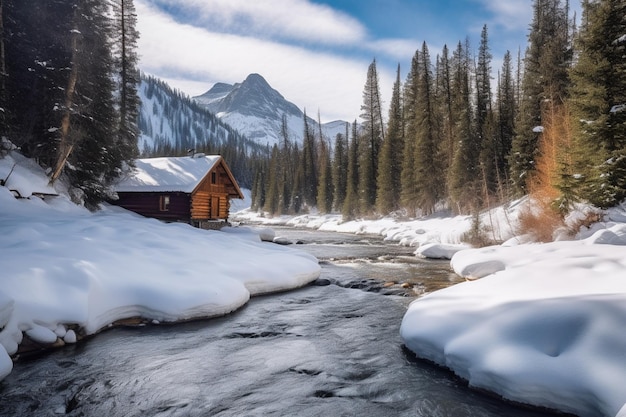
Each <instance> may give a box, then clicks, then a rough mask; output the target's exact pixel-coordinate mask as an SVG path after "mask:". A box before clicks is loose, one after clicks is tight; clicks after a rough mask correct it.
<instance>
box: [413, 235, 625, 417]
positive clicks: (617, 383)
mask: <svg viewBox="0 0 626 417" xmlns="http://www.w3.org/2000/svg"><path fill="white" fill-rule="evenodd" d="M607 243H610V244H607ZM623 245H626V225H624V224H621V225H613V226H612V227H610V228H609V229H605V230H600V231H597V232H596V233H595V234H593V235H592V236H591V237H589V238H587V239H585V240H581V241H569V242H555V243H549V244H529V245H518V246H513V247H506V246H498V247H489V248H483V249H469V250H465V251H461V252H458V253H456V254H455V255H454V256H453V257H452V261H451V264H452V266H453V268H454V270H455V271H456V272H457V273H458V274H460V275H463V276H466V277H471V278H481V277H484V278H482V279H479V280H477V281H471V282H465V283H462V284H459V285H455V286H453V287H450V288H447V289H444V290H440V291H436V292H434V293H431V294H429V295H427V296H425V297H423V298H420V299H418V300H416V301H414V302H413V303H412V304H411V305H410V307H409V310H408V311H407V313H406V315H405V317H404V319H403V322H402V326H401V334H402V337H403V338H404V340H405V343H406V345H407V347H408V348H409V349H411V350H412V351H413V352H415V353H416V354H417V355H418V356H419V357H422V358H425V359H429V360H432V361H434V362H436V363H438V364H440V365H443V366H446V367H448V368H450V369H452V370H453V371H454V372H455V373H456V374H458V375H459V376H461V377H462V378H464V379H467V380H468V381H469V383H470V385H471V386H474V387H478V388H483V389H487V390H489V391H492V392H495V393H498V394H500V395H502V396H503V397H505V398H508V399H510V400H514V401H519V402H522V403H527V404H533V405H537V406H544V407H550V408H555V409H558V410H562V411H565V412H571V413H574V414H577V415H581V416H615V415H616V414H617V413H618V412H619V410H620V409H622V407H623V406H624V404H625V403H626V361H624V352H626V336H624V334H623V331H622V330H623V329H624V328H626V246H623Z"/></svg>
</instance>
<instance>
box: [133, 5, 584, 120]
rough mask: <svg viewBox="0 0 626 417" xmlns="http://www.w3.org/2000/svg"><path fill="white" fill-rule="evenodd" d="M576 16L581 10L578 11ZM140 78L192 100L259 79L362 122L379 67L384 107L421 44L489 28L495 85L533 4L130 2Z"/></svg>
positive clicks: (432, 46)
mask: <svg viewBox="0 0 626 417" xmlns="http://www.w3.org/2000/svg"><path fill="white" fill-rule="evenodd" d="M572 3H576V4H574V5H573V9H574V10H576V9H579V8H580V7H579V5H578V4H577V3H578V2H577V1H573V2H572ZM135 7H136V9H137V16H138V25H137V26H138V30H139V32H140V36H141V37H140V41H139V54H140V68H141V69H142V70H143V71H144V72H145V73H148V74H150V75H154V76H156V77H158V78H160V79H162V80H164V81H166V82H168V83H169V84H170V85H171V86H172V87H174V88H176V89H179V90H181V91H182V92H183V93H186V94H188V95H190V96H192V97H193V96H197V95H200V94H202V93H204V92H206V91H208V90H209V89H210V88H211V87H212V86H213V84H215V83H216V82H225V83H229V84H234V83H237V82H242V81H243V80H244V79H245V78H246V77H247V75H249V74H251V73H258V74H261V75H262V76H263V77H264V78H265V79H266V80H267V81H268V82H269V84H270V85H271V86H272V87H274V88H275V89H276V90H278V91H279V92H280V93H281V94H282V95H283V96H284V97H285V98H286V99H287V100H289V101H291V102H293V103H295V104H296V105H297V106H298V107H300V108H301V109H302V108H304V109H306V110H307V112H308V113H310V114H316V113H317V112H318V111H319V113H320V115H321V119H322V121H332V120H337V119H341V120H348V121H351V120H354V119H356V118H358V117H359V115H360V108H361V104H362V102H363V98H362V97H363V88H364V85H365V80H366V75H367V68H368V66H369V65H370V64H371V62H372V61H373V60H374V59H376V64H377V70H378V75H379V82H380V90H381V95H382V98H383V102H384V103H388V102H389V100H390V98H391V89H392V86H393V83H394V80H395V77H396V70H397V67H398V65H400V68H401V80H402V81H404V79H405V77H406V73H407V69H408V66H409V64H410V62H411V58H412V56H413V55H414V53H415V51H416V50H417V49H419V48H421V46H422V43H423V42H426V43H427V45H428V48H429V51H430V54H431V58H432V59H434V58H435V57H436V56H437V54H439V53H440V52H441V50H442V48H443V46H444V45H446V44H447V45H448V47H449V48H450V49H453V48H454V47H455V46H456V44H457V43H458V42H459V41H465V39H466V38H469V40H470V45H471V47H472V49H473V50H474V51H476V50H477V48H478V44H479V41H480V33H481V30H482V28H483V26H484V25H487V30H488V38H489V46H490V48H491V53H492V55H493V60H492V73H493V74H494V77H495V76H496V74H497V71H498V70H499V69H500V67H501V63H502V58H503V57H504V54H505V52H506V51H507V50H509V51H511V53H512V54H513V57H514V58H516V57H517V53H518V50H519V48H521V50H522V52H523V51H524V49H525V48H526V43H527V35H528V28H529V24H530V22H531V18H532V0H456V1H453V0H438V1H432V0H316V1H311V0H262V1H255V0H135Z"/></svg>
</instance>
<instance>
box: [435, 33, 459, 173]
mask: <svg viewBox="0 0 626 417" xmlns="http://www.w3.org/2000/svg"><path fill="white" fill-rule="evenodd" d="M451 81H452V71H451V68H450V52H449V51H448V46H447V45H444V47H443V51H442V53H441V57H440V59H439V60H438V61H437V98H438V100H437V101H438V107H439V109H438V113H439V114H440V118H441V134H442V149H441V152H442V154H443V158H442V161H441V162H442V168H443V170H444V172H448V171H449V169H450V167H451V166H452V161H453V160H454V149H455V144H456V143H455V142H456V141H455V138H454V136H453V132H454V125H455V124H456V118H455V114H454V112H453V111H452V86H451Z"/></svg>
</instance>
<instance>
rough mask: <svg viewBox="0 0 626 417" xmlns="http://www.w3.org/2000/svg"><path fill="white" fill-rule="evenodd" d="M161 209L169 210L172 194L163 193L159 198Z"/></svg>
mask: <svg viewBox="0 0 626 417" xmlns="http://www.w3.org/2000/svg"><path fill="white" fill-rule="evenodd" d="M159 210H161V211H169V210H170V196H169V195H162V196H161V197H160V199H159Z"/></svg>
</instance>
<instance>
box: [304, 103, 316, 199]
mask: <svg viewBox="0 0 626 417" xmlns="http://www.w3.org/2000/svg"><path fill="white" fill-rule="evenodd" d="M315 142H316V141H315V135H314V134H313V132H312V131H311V128H310V126H309V121H308V118H307V115H306V110H305V111H304V142H303V144H302V162H301V164H302V169H303V180H304V183H303V186H304V188H303V190H302V196H303V200H304V201H303V203H304V204H306V205H307V206H309V207H314V206H316V205H317V184H318V175H319V174H318V168H317V147H316V145H315Z"/></svg>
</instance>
